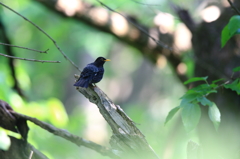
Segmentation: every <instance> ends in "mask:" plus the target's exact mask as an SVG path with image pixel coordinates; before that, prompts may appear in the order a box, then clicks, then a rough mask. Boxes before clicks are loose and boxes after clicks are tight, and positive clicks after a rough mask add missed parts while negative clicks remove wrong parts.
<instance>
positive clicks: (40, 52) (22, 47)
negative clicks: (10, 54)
mask: <svg viewBox="0 0 240 159" xmlns="http://www.w3.org/2000/svg"><path fill="white" fill-rule="evenodd" d="M0 45H6V46H10V47H17V48H21V49H26V50H31V51H35V52H39V53H45V54H47V51H48V50H49V49H47V50H45V51H40V50H35V49H30V48H27V47H22V46H16V45H11V44H5V43H1V42H0Z"/></svg>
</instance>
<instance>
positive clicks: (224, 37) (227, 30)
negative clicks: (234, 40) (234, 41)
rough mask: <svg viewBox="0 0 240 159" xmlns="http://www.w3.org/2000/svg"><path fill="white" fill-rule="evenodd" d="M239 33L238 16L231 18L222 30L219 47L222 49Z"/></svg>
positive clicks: (239, 21) (239, 17) (239, 22)
mask: <svg viewBox="0 0 240 159" xmlns="http://www.w3.org/2000/svg"><path fill="white" fill-rule="evenodd" d="M239 33H240V16H239V15H235V16H233V17H232V18H231V19H230V21H229V22H228V24H227V25H226V26H225V27H224V28H223V30H222V34H221V46H222V47H224V46H225V44H226V43H227V41H228V40H229V39H230V38H231V37H232V36H233V35H236V34H239Z"/></svg>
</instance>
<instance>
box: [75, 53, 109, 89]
mask: <svg viewBox="0 0 240 159" xmlns="http://www.w3.org/2000/svg"><path fill="white" fill-rule="evenodd" d="M106 61H110V60H109V59H105V58H104V57H98V58H97V59H96V60H95V61H94V62H93V63H90V64H88V65H87V66H86V67H85V68H84V69H83V71H82V72H81V74H80V78H79V79H78V80H77V82H76V83H75V84H74V86H77V87H83V88H87V87H88V86H89V84H92V83H98V82H99V81H101V80H102V77H103V74H104V68H103V64H104V63H105V62H106Z"/></svg>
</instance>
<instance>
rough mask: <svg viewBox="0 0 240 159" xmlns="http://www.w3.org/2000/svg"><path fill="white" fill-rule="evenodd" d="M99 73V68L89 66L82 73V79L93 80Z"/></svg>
mask: <svg viewBox="0 0 240 159" xmlns="http://www.w3.org/2000/svg"><path fill="white" fill-rule="evenodd" d="M97 72H98V68H97V67H96V66H94V65H92V64H88V65H87V66H86V67H85V68H84V69H83V71H82V73H81V76H80V77H81V78H91V77H93V76H95V75H96V74H97Z"/></svg>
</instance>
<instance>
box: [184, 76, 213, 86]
mask: <svg viewBox="0 0 240 159" xmlns="http://www.w3.org/2000/svg"><path fill="white" fill-rule="evenodd" d="M207 78H208V76H206V77H193V78H190V79H189V80H187V81H185V82H184V84H189V83H192V82H197V81H206V80H207Z"/></svg>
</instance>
